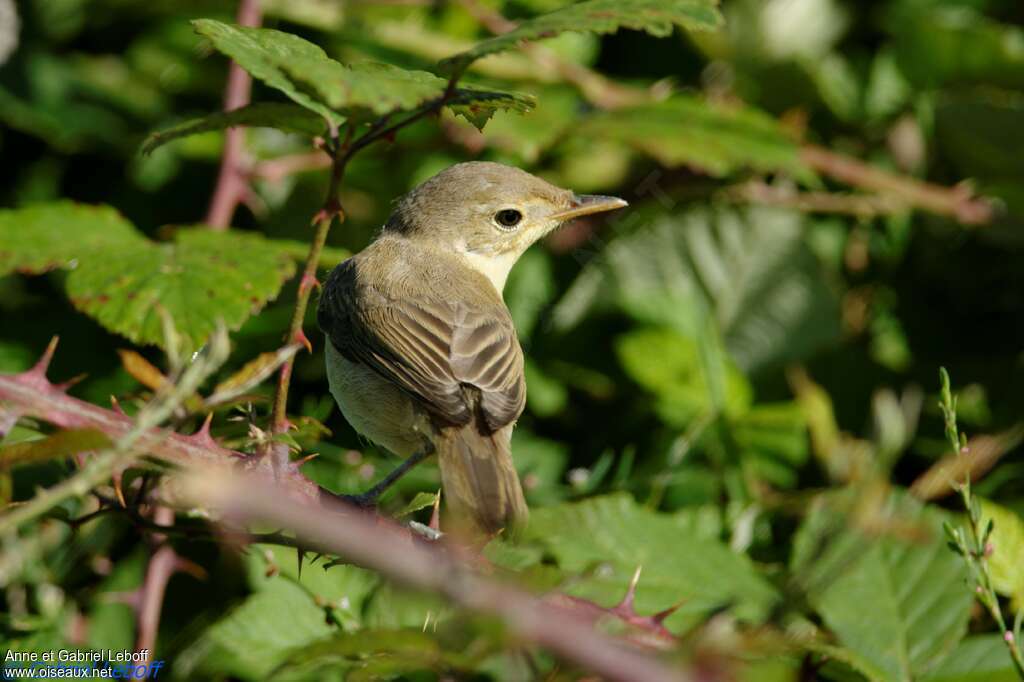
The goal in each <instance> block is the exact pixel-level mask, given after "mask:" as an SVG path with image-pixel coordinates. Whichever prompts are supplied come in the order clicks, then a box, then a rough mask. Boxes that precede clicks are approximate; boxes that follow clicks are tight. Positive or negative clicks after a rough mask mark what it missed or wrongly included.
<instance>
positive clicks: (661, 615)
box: [651, 599, 686, 625]
mask: <svg viewBox="0 0 1024 682" xmlns="http://www.w3.org/2000/svg"><path fill="white" fill-rule="evenodd" d="M685 603H686V600H685V599H684V600H683V601H680V602H677V603H675V604H673V605H672V606H670V607H668V608H667V609H665V610H663V611H658V612H657V613H656V614H654V615H653V616H651V621H652V622H653V623H654V624H655V625H661V624H662V623H664V622H665V619H666V618H668V617H669V616H671V615H672V614H673V613H675V612H676V611H678V610H679V608H680V607H681V606H682V605H683V604H685Z"/></svg>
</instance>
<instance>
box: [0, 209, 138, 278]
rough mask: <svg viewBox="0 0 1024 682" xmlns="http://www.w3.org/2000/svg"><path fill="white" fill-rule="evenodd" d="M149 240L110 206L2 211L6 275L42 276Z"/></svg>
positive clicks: (1, 265) (0, 264) (1, 262)
mask: <svg viewBox="0 0 1024 682" xmlns="http://www.w3.org/2000/svg"><path fill="white" fill-rule="evenodd" d="M146 243H147V242H146V239H145V237H143V236H142V235H141V234H139V232H138V231H137V230H136V229H135V227H134V226H132V224H131V223H129V222H128V221H127V220H125V219H124V217H122V216H121V214H120V213H118V212H117V211H116V210H114V209H113V208H111V207H109V206H89V205H86V204H76V203H75V202H73V201H60V202H56V203H52V204H39V205H36V206H28V207H25V208H21V209H13V210H10V209H9V210H2V211H0V276H3V275H6V274H9V273H11V272H23V273H26V274H39V273H42V272H46V271H48V270H53V269H55V268H60V267H66V266H69V265H72V264H73V263H74V262H75V261H76V260H80V259H84V258H88V257H89V256H90V255H99V256H102V255H103V253H105V252H106V251H107V250H108V249H112V248H117V247H123V246H132V245H136V246H137V245H145V244H146Z"/></svg>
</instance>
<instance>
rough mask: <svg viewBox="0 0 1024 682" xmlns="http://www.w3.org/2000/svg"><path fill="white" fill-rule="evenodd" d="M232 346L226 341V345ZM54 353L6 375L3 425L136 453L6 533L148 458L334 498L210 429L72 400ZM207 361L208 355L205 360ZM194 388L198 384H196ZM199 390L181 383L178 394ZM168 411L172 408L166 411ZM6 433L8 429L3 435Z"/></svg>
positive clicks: (11, 521)
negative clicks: (78, 432) (26, 424)
mask: <svg viewBox="0 0 1024 682" xmlns="http://www.w3.org/2000/svg"><path fill="white" fill-rule="evenodd" d="M225 343H226V341H225ZM52 354H53V344H51V347H50V349H48V351H47V353H46V354H45V355H44V356H43V358H42V359H41V360H40V361H39V363H37V364H36V366H35V367H33V368H32V369H30V370H28V371H27V372H23V373H21V374H13V375H0V425H7V424H9V425H11V426H13V424H14V423H15V422H16V421H17V419H18V418H20V417H23V416H29V417H34V418H36V419H40V420H42V421H45V422H48V423H51V424H54V425H56V426H59V427H61V428H65V429H79V428H88V429H95V430H97V431H100V432H102V433H104V434H106V435H107V436H108V437H109V438H110V439H111V441H114V442H115V443H128V446H122V447H124V448H126V451H127V450H130V455H126V454H125V453H124V452H122V451H121V450H118V449H117V448H116V447H115V448H113V449H111V450H108V451H106V452H102V453H99V454H98V455H95V456H93V457H91V458H90V459H89V461H88V462H87V463H86V465H85V467H84V468H83V469H82V470H80V471H79V472H78V473H77V474H75V475H74V476H72V477H71V478H69V479H67V480H65V481H63V482H62V483H59V484H57V485H56V486H54V487H52V488H49V489H47V490H46V491H44V492H42V493H40V494H39V495H38V496H36V497H35V498H33V499H32V500H30V501H28V502H25V503H23V504H19V505H18V506H16V507H14V509H13V510H12V511H9V512H8V513H6V514H5V515H4V516H3V518H2V520H0V533H2V532H4V531H7V530H10V529H13V528H15V527H16V526H18V525H20V524H21V523H24V522H25V521H27V520H30V519H32V518H34V517H35V516H38V515H39V514H40V513H45V511H46V510H47V509H50V508H51V507H52V506H53V505H54V504H58V503H60V502H61V501H63V500H65V499H68V498H70V497H74V496H78V495H84V494H86V493H87V492H88V491H89V490H90V489H91V488H93V487H95V486H96V485H99V484H100V483H102V482H103V481H104V480H106V478H108V477H109V476H110V475H111V473H112V472H113V471H114V470H116V469H117V468H119V467H121V466H123V465H124V464H125V463H126V461H127V460H128V458H130V457H134V456H136V455H138V454H142V453H145V454H146V455H149V456H151V457H154V458H155V459H157V460H159V461H161V462H163V463H166V464H170V465H174V466H186V465H193V466H196V465H202V466H206V467H209V468H211V469H217V468H227V467H232V466H235V467H239V468H243V469H245V470H248V471H250V472H251V473H252V474H253V475H255V476H262V477H265V478H266V479H267V480H275V481H276V484H277V485H278V486H279V494H284V495H285V496H286V497H289V498H298V499H305V500H310V501H315V500H319V499H321V498H322V497H332V496H333V494H332V493H330V492H329V491H327V490H324V489H322V488H320V487H319V486H318V485H316V484H315V483H313V482H312V481H310V480H309V479H307V478H306V477H305V476H303V475H302V474H301V472H300V471H299V468H298V465H292V466H289V467H287V468H286V469H284V470H283V471H280V472H276V478H275V472H274V471H273V470H272V467H271V466H270V463H268V462H267V461H266V460H265V459H262V458H258V457H249V456H247V455H245V454H244V453H241V452H238V451H236V450H230V449H228V448H224V447H221V446H220V445H218V444H217V443H216V442H215V441H214V440H213V438H211V437H210V434H209V431H208V430H207V429H206V428H203V429H201V430H200V431H199V432H198V433H196V434H194V435H192V436H183V435H181V434H178V433H173V432H170V431H165V430H161V429H157V428H154V424H153V423H152V422H151V421H150V420H151V419H153V418H158V419H160V420H162V414H160V413H153V412H150V413H146V414H148V415H150V416H148V417H146V419H145V420H143V419H142V418H141V417H142V416H143V413H140V416H139V417H137V418H136V419H135V420H133V419H131V418H130V417H127V416H126V415H124V414H123V413H121V412H117V411H114V410H108V409H104V408H101V407H98V406H96V405H93V404H91V403H87V402H84V401H82V400H78V399H77V398H72V397H71V396H69V395H67V394H66V393H65V390H66V386H62V385H57V384H53V383H51V382H50V381H49V380H47V378H46V369H47V366H48V364H49V361H50V358H51V357H52ZM200 357H202V356H200ZM188 383H192V382H191V381H190V382H188ZM188 389H191V392H190V393H189V394H188V395H191V394H192V393H194V391H195V388H194V387H193V386H190V385H186V382H185V381H180V382H179V384H178V389H177V393H176V395H179V396H180V395H183V394H184V393H183V392H184V391H185V390H188ZM163 409H166V403H165V406H164V407H163V408H161V410H163ZM0 432H2V430H0Z"/></svg>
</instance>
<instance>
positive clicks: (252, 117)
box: [142, 102, 344, 154]
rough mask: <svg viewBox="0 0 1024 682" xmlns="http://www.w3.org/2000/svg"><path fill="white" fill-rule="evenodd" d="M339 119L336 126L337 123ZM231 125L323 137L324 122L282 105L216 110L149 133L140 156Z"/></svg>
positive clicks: (304, 111)
mask: <svg viewBox="0 0 1024 682" xmlns="http://www.w3.org/2000/svg"><path fill="white" fill-rule="evenodd" d="M342 120H344V119H342V118H341V117H340V116H339V117H336V120H335V123H340V122H341V121H342ZM234 126H249V127H263V128H276V129H278V130H283V131H285V132H289V133H299V134H300V135H306V136H307V137H316V136H318V135H326V134H327V132H328V126H327V122H326V121H325V120H324V119H323V117H322V116H318V115H317V114H316V113H314V112H312V111H310V110H309V109H306V108H304V107H301V106H297V105H295V104H286V103H282V102H261V103H259V104H250V105H248V106H244V107H241V108H239V109H234V110H232V111H218V112H216V113H213V114H209V115H207V116H203V117H202V118H197V119H193V120H191V121H185V122H183V123H179V124H178V125H175V126H172V127H170V128H166V129H164V130H161V131H158V132H155V133H152V134H150V136H149V137H147V138H146V141H145V142H143V144H142V153H143V154H149V153H151V152H153V151H154V150H155V149H158V148H159V147H162V146H163V145H165V144H167V143H168V142H171V141H173V140H176V139H178V138H181V137H187V136H189V135H196V134H198V133H205V132H208V131H210V130H223V129H225V128H232V127H234Z"/></svg>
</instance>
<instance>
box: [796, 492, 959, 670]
mask: <svg viewBox="0 0 1024 682" xmlns="http://www.w3.org/2000/svg"><path fill="white" fill-rule="evenodd" d="M861 497H862V498H863V496H861ZM851 498H852V495H846V496H844V497H842V498H841V497H839V496H833V497H831V498H826V499H827V500H828V501H827V502H826V503H825V504H822V505H819V506H818V507H817V508H816V509H814V511H812V513H811V514H810V515H809V516H808V518H807V520H806V521H805V522H804V526H803V527H802V528H801V529H800V531H799V533H798V537H797V540H796V541H795V543H794V558H793V562H792V564H793V566H794V569H796V571H798V572H799V574H800V575H802V576H803V580H804V581H805V584H807V585H809V586H810V587H809V601H810V603H811V604H812V606H814V608H815V609H816V610H817V611H818V612H819V613H820V614H821V616H822V618H823V620H824V622H825V624H826V625H828V627H829V628H830V629H831V630H832V631H833V632H834V633H835V634H836V636H837V637H838V639H839V642H840V643H841V644H842V646H843V647H845V648H846V649H848V650H850V651H851V652H853V653H854V654H855V655H856V656H857V657H859V658H862V659H863V660H864V661H866V662H867V664H869V665H870V666H871V667H872V668H873V669H874V670H876V671H877V677H878V679H880V680H885V681H887V682H910V681H911V680H914V679H918V677H919V676H921V675H923V674H924V673H926V672H928V671H929V670H931V669H932V668H934V667H935V666H936V664H938V663H939V662H940V661H941V660H942V659H943V658H944V657H945V656H946V655H948V654H949V652H950V651H951V650H952V649H953V648H954V647H955V646H956V645H957V643H958V642H959V641H960V639H961V638H962V637H963V635H964V633H965V632H966V630H967V621H968V619H969V617H970V607H971V594H970V591H969V590H968V589H966V587H965V581H966V579H967V573H966V569H965V567H964V562H963V560H962V559H961V558H960V557H958V556H956V555H955V554H953V553H952V552H950V551H948V549H947V548H946V546H945V541H944V537H943V532H942V521H943V519H944V514H943V513H941V512H939V511H938V510H936V509H933V508H930V507H926V506H924V505H921V504H920V503H918V502H916V501H915V500H913V498H911V497H910V496H909V495H904V494H894V495H892V496H891V497H889V498H888V500H887V501H886V502H885V503H884V505H883V506H882V507H881V508H880V509H877V510H876V511H875V512H874V516H873V518H872V519H867V520H865V519H864V518H863V516H864V513H863V510H859V509H853V508H851V507H849V506H843V505H844V504H845V505H849V504H850V500H851ZM833 505H836V506H833ZM852 514H858V518H861V523H862V524H868V525H870V527H871V528H879V529H882V530H883V532H884V529H885V528H886V527H890V528H892V527H894V526H895V527H903V528H907V529H908V530H909V529H910V528H914V533H915V537H913V538H906V537H897V536H896V535H894V534H892V533H891V532H890V533H888V534H882V535H879V534H878V531H870V532H869V531H865V530H859V531H858V530H857V529H856V528H851V527H850V521H849V517H850V515H852ZM922 533H923V534H926V536H925V537H919V536H920V535H921V534H922ZM826 538H827V542H825V543H823V542H822V541H823V539H826ZM816 548H817V549H816ZM865 613H870V614H871V618H865V617H864V614H865Z"/></svg>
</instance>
